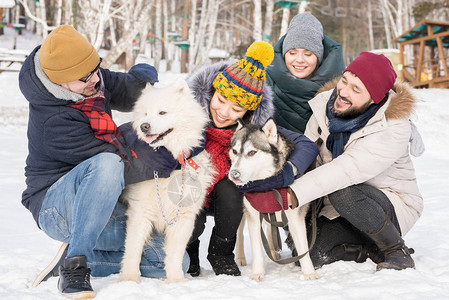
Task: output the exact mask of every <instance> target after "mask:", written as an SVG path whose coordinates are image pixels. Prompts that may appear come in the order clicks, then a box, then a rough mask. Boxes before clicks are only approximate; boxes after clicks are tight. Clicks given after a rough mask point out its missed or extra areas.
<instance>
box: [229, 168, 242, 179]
mask: <svg viewBox="0 0 449 300" xmlns="http://www.w3.org/2000/svg"><path fill="white" fill-rule="evenodd" d="M229 175H230V176H231V178H232V179H234V180H237V179H239V178H240V172H239V171H237V170H232V171H231V172H230V173H229Z"/></svg>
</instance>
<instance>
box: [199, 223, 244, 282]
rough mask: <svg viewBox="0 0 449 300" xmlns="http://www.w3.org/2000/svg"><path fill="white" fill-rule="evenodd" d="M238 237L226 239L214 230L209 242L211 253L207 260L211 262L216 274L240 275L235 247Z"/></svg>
mask: <svg viewBox="0 0 449 300" xmlns="http://www.w3.org/2000/svg"><path fill="white" fill-rule="evenodd" d="M235 242H236V237H234V238H232V239H224V238H222V237H219V236H218V235H216V234H215V231H212V236H211V237H210V242H209V250H208V251H209V255H208V256H207V260H208V261H209V262H210V264H211V266H212V269H213V270H214V272H215V274H216V275H221V274H225V275H232V276H240V270H239V267H238V266H237V264H236V263H235V260H234V253H233V251H234V247H235Z"/></svg>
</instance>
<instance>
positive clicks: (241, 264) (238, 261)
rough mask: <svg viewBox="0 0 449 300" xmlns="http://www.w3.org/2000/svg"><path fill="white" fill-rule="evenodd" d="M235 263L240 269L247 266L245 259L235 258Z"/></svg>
mask: <svg viewBox="0 0 449 300" xmlns="http://www.w3.org/2000/svg"><path fill="white" fill-rule="evenodd" d="M235 263H236V264H237V265H238V266H242V267H244V266H246V265H247V263H246V258H245V257H236V258H235Z"/></svg>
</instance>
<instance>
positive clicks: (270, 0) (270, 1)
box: [262, 0, 274, 42]
mask: <svg viewBox="0 0 449 300" xmlns="http://www.w3.org/2000/svg"><path fill="white" fill-rule="evenodd" d="M265 3H266V6H265V25H264V27H263V35H262V38H263V40H264V41H268V42H269V41H270V40H271V30H272V27H273V11H274V0H265Z"/></svg>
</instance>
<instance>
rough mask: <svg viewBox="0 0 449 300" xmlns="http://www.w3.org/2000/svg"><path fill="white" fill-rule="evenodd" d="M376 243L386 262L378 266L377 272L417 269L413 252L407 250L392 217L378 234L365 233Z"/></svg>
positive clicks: (388, 218)
mask: <svg viewBox="0 0 449 300" xmlns="http://www.w3.org/2000/svg"><path fill="white" fill-rule="evenodd" d="M365 234H366V235H367V236H368V237H369V238H370V239H372V240H373V241H374V243H376V245H377V247H378V248H379V251H380V252H382V253H383V255H384V257H385V260H384V261H383V262H381V263H378V264H377V268H376V270H377V271H380V270H382V269H394V270H404V269H407V268H415V262H414V261H413V258H412V257H411V256H410V254H412V253H414V251H413V250H411V249H409V248H407V246H405V244H404V240H403V239H402V237H401V234H400V233H399V231H398V230H397V228H396V227H395V226H394V224H393V223H392V222H391V220H390V217H388V215H387V219H386V221H385V224H384V225H383V227H382V228H381V229H380V230H379V232H377V233H365Z"/></svg>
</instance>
